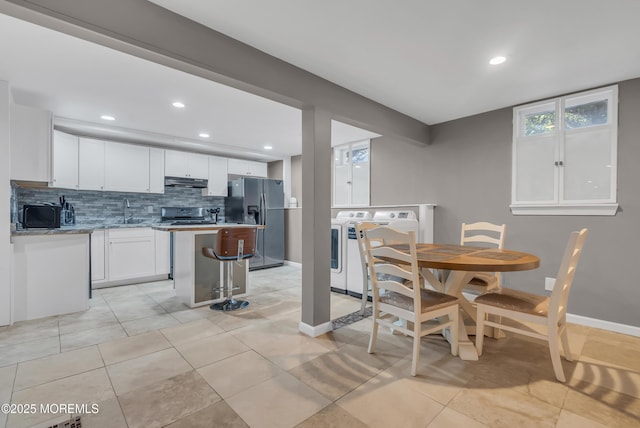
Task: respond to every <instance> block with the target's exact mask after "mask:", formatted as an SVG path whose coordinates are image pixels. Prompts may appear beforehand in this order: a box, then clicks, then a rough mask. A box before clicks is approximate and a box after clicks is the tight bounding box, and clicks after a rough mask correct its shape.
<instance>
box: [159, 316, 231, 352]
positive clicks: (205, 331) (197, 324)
mask: <svg viewBox="0 0 640 428" xmlns="http://www.w3.org/2000/svg"><path fill="white" fill-rule="evenodd" d="M222 332H224V330H223V329H221V328H220V327H218V326H217V325H215V324H214V323H212V322H211V321H209V320H208V319H201V320H197V321H192V322H188V323H185V324H182V325H178V326H175V327H170V328H165V329H163V330H162V334H164V336H165V337H166V338H167V340H169V342H171V344H172V345H174V346H175V345H178V344H180V343H184V342H189V341H192V340H197V339H202V338H204V337H208V336H213V335H215V334H220V333H222Z"/></svg>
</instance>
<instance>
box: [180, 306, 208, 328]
mask: <svg viewBox="0 0 640 428" xmlns="http://www.w3.org/2000/svg"><path fill="white" fill-rule="evenodd" d="M171 315H172V316H173V317H174V318H175V319H177V320H178V321H180V322H181V323H183V324H186V323H189V322H191V321H198V320H202V319H206V318H208V317H209V316H211V309H209V307H208V306H205V307H204V308H195V309H185V310H183V311H177V312H171Z"/></svg>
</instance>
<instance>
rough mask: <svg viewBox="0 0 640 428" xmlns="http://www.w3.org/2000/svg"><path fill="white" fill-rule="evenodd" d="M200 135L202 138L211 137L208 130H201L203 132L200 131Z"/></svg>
mask: <svg viewBox="0 0 640 428" xmlns="http://www.w3.org/2000/svg"><path fill="white" fill-rule="evenodd" d="M198 136H199V137H200V138H209V137H210V135H209V134H207V133H206V132H201V133H199V134H198Z"/></svg>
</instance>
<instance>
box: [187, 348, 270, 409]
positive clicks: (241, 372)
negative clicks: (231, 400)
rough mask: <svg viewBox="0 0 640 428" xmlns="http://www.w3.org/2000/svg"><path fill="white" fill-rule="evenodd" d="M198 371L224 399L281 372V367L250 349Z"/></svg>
mask: <svg viewBox="0 0 640 428" xmlns="http://www.w3.org/2000/svg"><path fill="white" fill-rule="evenodd" d="M198 373H200V375H201V376H202V377H203V378H204V380H206V381H207V383H209V385H211V386H212V387H213V389H215V390H216V392H217V393H218V394H220V396H221V397H222V398H225V399H226V398H228V397H230V396H232V395H235V394H237V393H238V392H240V391H244V390H245V389H247V388H250V387H252V386H255V385H257V384H259V383H262V382H264V381H266V380H269V379H271V378H272V377H275V376H278V375H280V374H282V369H280V368H279V367H278V366H276V365H275V364H273V363H272V362H271V361H269V360H267V359H266V358H263V357H262V356H260V355H258V354H257V353H256V352H255V351H251V350H250V351H247V352H243V353H241V354H238V355H235V356H234V357H233V358H227V359H225V360H222V361H218V362H217V363H213V364H209V365H208V366H204V367H201V368H199V369H198Z"/></svg>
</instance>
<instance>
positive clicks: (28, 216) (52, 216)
mask: <svg viewBox="0 0 640 428" xmlns="http://www.w3.org/2000/svg"><path fill="white" fill-rule="evenodd" d="M61 209H62V207H59V206H56V205H24V207H23V209H22V226H23V227H25V228H27V229H28V228H44V229H54V228H58V227H60V210H61Z"/></svg>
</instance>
